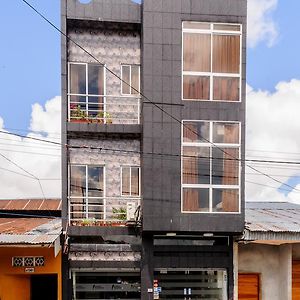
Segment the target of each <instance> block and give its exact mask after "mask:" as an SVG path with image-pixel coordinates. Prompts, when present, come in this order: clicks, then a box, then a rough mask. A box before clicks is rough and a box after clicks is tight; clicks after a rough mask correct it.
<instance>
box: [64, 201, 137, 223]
mask: <svg viewBox="0 0 300 300" xmlns="http://www.w3.org/2000/svg"><path fill="white" fill-rule="evenodd" d="M140 202H141V200H140V198H137V197H128V198H127V197H123V196H122V197H121V196H120V197H70V198H69V221H70V225H72V226H125V225H126V224H128V223H138V222H139V220H140Z"/></svg>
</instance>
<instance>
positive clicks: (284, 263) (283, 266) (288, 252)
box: [279, 244, 292, 300]
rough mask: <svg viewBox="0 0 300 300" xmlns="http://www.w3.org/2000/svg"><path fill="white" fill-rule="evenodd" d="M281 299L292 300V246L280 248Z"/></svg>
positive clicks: (287, 245) (286, 245)
mask: <svg viewBox="0 0 300 300" xmlns="http://www.w3.org/2000/svg"><path fill="white" fill-rule="evenodd" d="M279 265H280V269H279V272H280V274H279V276H280V281H279V282H280V283H279V284H280V289H279V291H280V299H285V300H292V245H291V244H285V245H281V246H280V247H279Z"/></svg>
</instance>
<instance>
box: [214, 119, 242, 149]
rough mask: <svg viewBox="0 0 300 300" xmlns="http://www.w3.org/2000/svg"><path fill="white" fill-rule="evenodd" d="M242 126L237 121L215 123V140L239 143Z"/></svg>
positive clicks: (216, 141)
mask: <svg viewBox="0 0 300 300" xmlns="http://www.w3.org/2000/svg"><path fill="white" fill-rule="evenodd" d="M239 128H240V126H239V124H236V123H221V122H216V123H213V142H214V143H225V144H239V142H240V135H239V132H240V130H239Z"/></svg>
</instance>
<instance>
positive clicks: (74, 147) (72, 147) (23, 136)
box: [0, 130, 300, 175]
mask: <svg viewBox="0 0 300 300" xmlns="http://www.w3.org/2000/svg"><path fill="white" fill-rule="evenodd" d="M0 133H3V134H9V135H16V136H18V137H21V138H25V139H33V140H38V141H39V142H45V143H50V144H54V145H58V146H63V144H61V143H58V142H53V141H49V140H45V139H40V138H39V139H37V138H34V137H30V136H25V135H20V134H17V133H11V132H5V131H1V130H0ZM210 144H211V143H210ZM64 146H66V147H67V148H69V149H90V150H100V151H112V152H123V153H136V154H143V155H157V156H170V157H186V158H196V159H197V158H198V159H201V158H207V159H217V160H230V161H245V162H255V163H266V164H267V163H269V164H287V165H300V161H279V160H260V159H239V158H234V157H233V158H217V157H208V156H199V157H197V156H194V155H182V154H170V153H158V152H143V151H136V150H124V149H111V148H104V147H96V146H87V145H81V146H76V145H69V144H65V145H64ZM187 147H197V146H187ZM216 148H217V149H218V150H220V151H222V148H220V147H216ZM232 149H237V147H236V148H235V147H232ZM222 152H223V151H222ZM223 153H224V152H223ZM33 154H34V153H33ZM224 154H226V155H228V156H231V155H230V154H228V153H226V152H225V153H224ZM231 157H232V156H231ZM261 175H263V174H261Z"/></svg>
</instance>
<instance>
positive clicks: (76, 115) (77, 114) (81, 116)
mask: <svg viewBox="0 0 300 300" xmlns="http://www.w3.org/2000/svg"><path fill="white" fill-rule="evenodd" d="M71 119H73V120H75V121H84V122H86V121H87V120H88V115H87V113H86V111H84V110H82V109H81V107H80V105H77V107H76V109H72V110H71Z"/></svg>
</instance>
